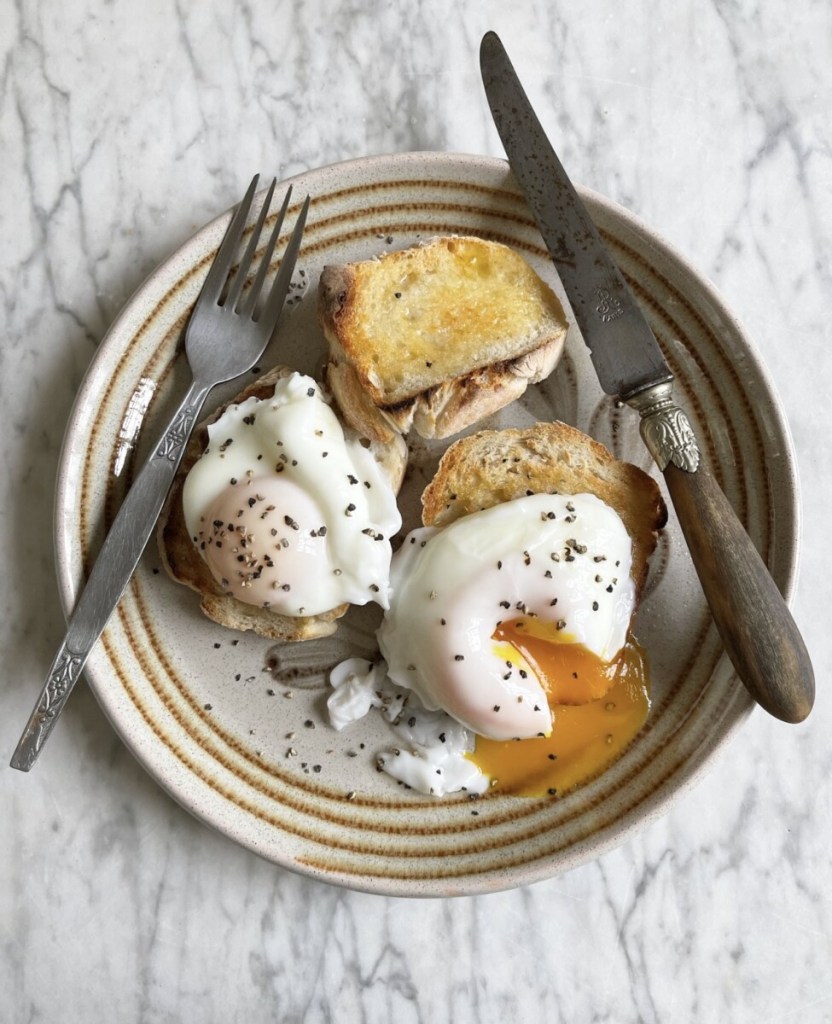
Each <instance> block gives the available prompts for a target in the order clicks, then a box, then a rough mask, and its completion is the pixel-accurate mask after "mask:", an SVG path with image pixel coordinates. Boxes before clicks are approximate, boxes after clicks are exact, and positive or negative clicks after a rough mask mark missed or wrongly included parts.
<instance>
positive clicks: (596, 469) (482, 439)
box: [422, 422, 667, 595]
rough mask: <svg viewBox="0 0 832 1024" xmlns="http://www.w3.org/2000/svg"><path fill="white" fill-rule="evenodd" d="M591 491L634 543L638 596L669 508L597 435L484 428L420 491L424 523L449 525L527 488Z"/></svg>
mask: <svg viewBox="0 0 832 1024" xmlns="http://www.w3.org/2000/svg"><path fill="white" fill-rule="evenodd" d="M553 492H557V493H559V494H580V493H590V494H594V495H596V497H598V498H600V499H601V500H602V501H604V502H605V503H606V504H607V505H609V506H610V507H611V508H613V509H614V510H615V511H616V512H617V513H618V515H619V516H620V517H621V519H622V521H623V523H624V526H625V527H626V528H627V532H628V533H629V534H630V537H631V538H632V541H633V565H632V576H633V580H634V582H635V584H636V591H637V594H638V595H640V594H641V591H642V588H643V587H644V583H645V581H646V579H647V569H648V559H649V558H650V555H651V554H652V553H653V551H654V549H655V547H656V541H657V536H658V531H659V530H660V529H661V528H662V527H663V526H664V525H665V523H666V522H667V508H666V506H665V503H664V500H663V499H662V496H661V493H660V492H659V487H658V484H657V483H656V482H655V480H653V478H652V477H650V476H648V475H647V474H646V473H645V472H643V471H642V470H640V469H639V468H638V467H637V466H633V465H632V464H631V463H629V462H621V461H619V460H618V459H616V458H615V456H614V455H613V454H612V453H611V452H610V451H609V449H607V448H605V447H604V445H602V444H600V443H599V442H598V441H594V440H593V439H592V438H591V437H588V436H587V435H586V434H584V433H582V432H581V431H580V430H577V429H576V428H575V427H570V426H568V425H567V424H565V423H560V422H556V423H537V424H535V425H534V426H532V427H527V428H525V429H522V430H483V431H480V432H479V433H477V434H472V435H471V436H470V437H465V438H462V439H461V440H459V441H456V442H455V443H454V444H452V445H451V446H450V448H448V450H447V451H446V452H445V454H444V455H443V457H442V459H441V461H440V463H439V467H438V469H437V471H436V474H435V475H434V478H433V480H432V481H431V482H430V483H429V484H428V486H427V487H426V488H425V491H424V493H423V495H422V521H423V523H424V524H425V526H447V525H449V524H450V523H452V522H454V520H456V519H459V518H460V516H465V515H469V514H470V513H472V512H478V511H480V510H481V509H484V508H490V507H491V506H492V505H498V504H500V503H501V502H505V501H512V500H513V499H515V498H521V497H523V496H524V495H527V494H541V493H553Z"/></svg>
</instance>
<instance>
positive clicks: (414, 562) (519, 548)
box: [378, 494, 635, 740]
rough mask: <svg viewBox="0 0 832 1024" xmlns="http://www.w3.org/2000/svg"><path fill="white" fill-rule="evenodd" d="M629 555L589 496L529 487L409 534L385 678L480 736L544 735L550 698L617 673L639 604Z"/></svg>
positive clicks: (387, 622) (396, 587)
mask: <svg viewBox="0 0 832 1024" xmlns="http://www.w3.org/2000/svg"><path fill="white" fill-rule="evenodd" d="M631 552H632V545H631V540H630V536H629V534H628V533H627V530H626V528H625V526H624V524H623V523H622V521H621V519H620V517H619V516H618V515H617V513H616V512H615V511H614V510H613V509H612V508H610V507H609V506H608V505H606V504H605V503H604V502H602V501H601V500H600V499H599V498H597V497H596V496H595V495H592V494H577V495H557V494H554V495H549V494H536V495H530V496H528V497H523V498H519V499H516V500H514V501H509V502H505V503H503V504H500V505H495V506H494V507H492V508H489V509H485V510H483V511H481V512H476V513H473V514H472V515H468V516H464V517H462V518H461V519H458V520H456V521H455V522H454V523H452V524H450V525H449V526H447V527H445V528H444V529H441V530H437V529H433V528H427V529H420V530H415V531H414V532H413V533H411V534H409V535H408V536H407V537H406V538H405V542H404V544H403V545H402V547H401V549H400V550H399V551H398V552H397V554H396V556H395V558H394V560H393V567H392V575H391V579H392V586H393V599H392V603H391V606H390V608H389V610H388V611H387V613H386V614H385V617H384V621H383V622H382V625H381V627H380V629H379V632H378V640H379V646H380V649H381V653H382V655H383V656H384V659H385V661H386V662H387V666H388V673H389V675H390V678H391V679H392V680H393V681H394V682H395V683H397V684H398V685H400V686H405V687H408V688H409V689H411V690H413V691H415V693H416V694H417V695H418V696H419V699H420V700H421V702H422V704H423V705H424V706H425V708H427V709H428V710H437V709H440V708H441V709H443V710H445V711H447V712H448V714H450V715H451V716H452V717H453V718H455V719H456V720H457V721H459V722H461V723H462V724H463V725H465V726H467V727H468V728H469V729H471V730H472V731H473V732H475V733H477V734H478V735H479V736H483V737H487V738H490V739H495V740H514V739H525V738H529V737H542V736H547V735H549V734H550V733H551V731H552V725H553V714H552V708H551V707H550V701H551V703H557V702H558V701H562V702H565V703H569V702H570V701H571V702H572V703H583V702H585V701H587V700H591V699H594V698H596V697H598V696H600V695H602V694H603V693H604V692H605V690H606V689H607V688H608V687H609V686H610V685H611V683H612V680H611V678H608V677H607V675H605V673H606V670H607V668H608V666H609V664H610V663H611V662H612V661H613V659H615V657H616V655H618V653H619V652H620V651H621V650H622V648H624V646H625V642H626V640H627V633H628V629H629V626H630V620H631V618H632V615H633V610H634V607H635V584H634V583H633V580H632V578H631V576H630V568H631ZM535 641H536V643H535ZM547 648H548V649H549V652H548V654H547V652H546V649H547ZM558 659H559V660H560V665H557V664H556V661H557V660H558ZM575 684H577V687H578V691H579V692H578V693H577V694H576V693H575ZM559 688H560V689H562V693H561V694H558V692H557V691H558V689H559ZM553 697H554V700H551V698H553ZM564 697H565V698H566V700H565V701H564ZM576 698H577V699H576Z"/></svg>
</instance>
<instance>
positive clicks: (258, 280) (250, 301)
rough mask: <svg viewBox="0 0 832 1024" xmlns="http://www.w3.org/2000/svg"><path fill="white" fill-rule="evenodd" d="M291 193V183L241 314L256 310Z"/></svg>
mask: <svg viewBox="0 0 832 1024" xmlns="http://www.w3.org/2000/svg"><path fill="white" fill-rule="evenodd" d="M272 188H274V185H272ZM291 195H292V186H291V185H290V186H289V187H288V188H287V190H286V195H285V196H284V199H283V205H282V206H281V207H280V210H279V211H278V214H277V220H276V221H275V223H274V227H273V228H272V233H271V235H270V237H269V241H268V244H267V245H266V248H265V250H264V252H263V258H262V259H261V260H260V266H259V267H258V268H257V276H256V277H255V278H254V281H253V283H252V285H251V289H250V290H249V294H248V298H247V299H246V301H245V303H244V304H243V306H242V308H241V309H240V314H241V316H244V317H247V316H250V315H251V314H252V313H253V312H254V307H255V305H256V303H257V299H258V298H259V296H260V290H261V288H262V287H263V282H264V281H265V279H266V273H267V272H268V269H269V265H270V264H271V261H272V254H273V253H274V247H275V244H276V243H277V239H278V237H279V235H280V229H281V228H282V227H283V219H284V217H285V216H286V210H287V209H288V208H289V199H290V197H291Z"/></svg>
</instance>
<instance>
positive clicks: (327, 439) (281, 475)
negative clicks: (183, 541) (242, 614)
mask: <svg viewBox="0 0 832 1024" xmlns="http://www.w3.org/2000/svg"><path fill="white" fill-rule="evenodd" d="M208 435H209V443H208V447H207V448H206V450H205V452H204V453H203V455H202V457H201V458H200V459H199V461H198V462H196V464H195V465H194V466H193V468H192V469H191V471H190V473H189V474H188V476H187V479H186V481H185V485H184V489H183V508H184V515H185V522H186V525H187V529H188V533H189V535H190V537H191V540H192V541H193V543H194V545H195V546H196V547H197V549H198V551H199V552H200V554H201V556H202V557H203V559H204V560H205V562H206V564H207V566H208V568H209V570H210V572H211V574H212V576H213V577H214V578H215V579H216V581H217V582H218V583H219V584H220V585H221V586H222V587H223V589H224V590H226V591H227V592H228V593H230V594H231V595H232V596H234V597H235V598H237V599H238V600H240V601H243V602H245V603H247V604H252V605H257V606H259V607H262V608H269V609H271V610H272V611H274V612H277V613H279V614H282V615H288V616H308V615H317V614H320V613H322V612H326V611H329V610H331V609H333V608H336V607H338V606H339V605H341V604H345V603H350V604H359V605H361V604H368V603H370V602H372V601H374V602H376V603H378V604H379V605H380V606H381V607H382V608H387V607H388V606H389V597H390V575H389V574H390V559H391V553H392V551H391V546H390V537H391V536H392V535H393V534H395V533H396V531H397V530H398V529H399V527H400V526H401V516H400V515H399V511H398V508H397V505H396V496H395V494H394V492H393V489H392V487H391V485H390V482H389V480H388V478H387V476H386V474H385V472H384V470H383V469H382V467H381V466H380V465H379V464H378V463H377V462H376V460H375V458H374V456H373V454H372V452H371V451H370V450H369V449H368V448H366V447H364V445H363V444H362V443H361V440H360V439H358V438H357V437H350V436H347V435H345V433H344V429H343V427H342V426H341V423H340V421H339V419H338V417H337V416H336V415H335V413H334V412H333V410H332V409H331V408H330V405H329V402H328V398H327V396H326V395H325V394H324V393H323V392H322V390H321V387H320V385H318V384H317V383H316V382H315V381H314V380H313V379H312V378H311V377H308V376H305V375H303V374H299V373H294V374H292V375H291V376H288V377H283V378H281V379H280V380H278V381H277V383H276V384H275V388H274V395H273V396H272V397H271V398H267V399H258V398H249V399H247V400H246V401H244V402H241V403H239V404H237V405H230V406H228V407H227V408H226V409H225V410H224V412H223V413H222V415H221V416H220V417H219V418H218V419H217V420H216V422H215V423H213V424H211V425H210V426H209V427H208Z"/></svg>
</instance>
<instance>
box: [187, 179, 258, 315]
mask: <svg viewBox="0 0 832 1024" xmlns="http://www.w3.org/2000/svg"><path fill="white" fill-rule="evenodd" d="M259 178H260V175H259V174H255V175H254V177H253V178H252V179H251V184H250V185H249V187H248V189H247V191H246V194H245V195H244V196H243V199H242V202H241V203H240V205H239V206H238V207H237V209H236V211H235V213H234V216H233V217H232V218H231V223H230V224H229V225H228V227H227V229H226V232H225V235H224V236H223V240H222V243H221V245H220V247H219V249H218V250H217V255H216V256H215V257H214V262H213V263H212V264H211V269H210V270H209V271H208V276H207V277H206V278H205V283H204V284H203V286H202V291H201V292H200V294H199V298H200V299H202V298H205V299H209V300H211V301H213V302H216V301H217V300H218V299H219V297H220V294H221V293H222V287H223V285H224V284H225V279H226V277H227V276H228V271H229V270H230V269H231V264H232V263H233V261H234V256H235V255H236V252H237V246H238V244H239V242H240V238H241V237H242V235H243V228H244V227H245V226H246V221H247V220H248V211H249V210H250V209H251V201H252V199H253V198H254V193H255V191H256V190H257V182H258V180H259Z"/></svg>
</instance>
